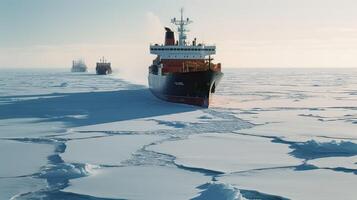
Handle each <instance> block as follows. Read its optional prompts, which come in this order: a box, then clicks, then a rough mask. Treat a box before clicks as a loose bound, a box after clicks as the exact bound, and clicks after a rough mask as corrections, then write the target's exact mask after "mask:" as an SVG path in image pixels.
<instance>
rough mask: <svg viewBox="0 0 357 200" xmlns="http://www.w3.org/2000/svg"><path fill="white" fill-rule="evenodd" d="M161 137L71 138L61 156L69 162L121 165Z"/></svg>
mask: <svg viewBox="0 0 357 200" xmlns="http://www.w3.org/2000/svg"><path fill="white" fill-rule="evenodd" d="M161 139H163V137H160V136H150V135H116V136H107V137H100V138H90V139H78V140H71V141H69V142H67V143H66V146H67V148H66V151H65V152H64V153H63V154H61V157H62V158H63V159H64V160H65V161H66V162H69V163H89V164H95V165H120V163H121V162H122V161H125V160H128V159H130V158H131V156H132V154H133V153H135V152H136V151H137V150H139V149H140V148H142V146H144V145H148V144H150V143H152V142H155V141H158V140H161Z"/></svg>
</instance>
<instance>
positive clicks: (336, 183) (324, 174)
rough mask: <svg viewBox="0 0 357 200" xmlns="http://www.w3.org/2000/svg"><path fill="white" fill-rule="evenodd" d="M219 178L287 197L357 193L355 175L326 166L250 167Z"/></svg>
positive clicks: (316, 199) (317, 198)
mask: <svg viewBox="0 0 357 200" xmlns="http://www.w3.org/2000/svg"><path fill="white" fill-rule="evenodd" d="M218 179H219V181H221V182H223V183H227V184H232V185H234V186H235V187H237V188H239V189H241V190H242V189H247V190H255V191H259V192H263V193H266V194H274V195H278V196H281V197H285V198H288V199H303V200H310V199H311V200H326V199H344V200H355V199H356V197H357V191H356V185H357V178H356V176H355V175H350V174H348V173H342V172H335V171H332V170H325V169H315V170H306V171H295V170H293V169H272V170H262V171H249V172H245V173H236V174H232V175H228V176H222V177H220V178H218Z"/></svg>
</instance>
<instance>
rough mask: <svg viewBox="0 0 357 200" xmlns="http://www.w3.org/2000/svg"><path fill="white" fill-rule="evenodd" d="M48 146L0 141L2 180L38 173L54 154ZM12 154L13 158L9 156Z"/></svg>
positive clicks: (0, 174)
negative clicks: (3, 178) (50, 155)
mask: <svg viewBox="0 0 357 200" xmlns="http://www.w3.org/2000/svg"><path fill="white" fill-rule="evenodd" d="M53 149H54V148H53V146H52V145H48V144H33V143H25V142H19V141H11V140H0V158H1V162H0V179H1V177H20V176H25V175H31V174H34V173H37V172H38V171H39V170H40V168H41V167H42V166H44V165H46V163H47V156H48V155H49V154H51V153H52V152H53ZM9 152H11V156H9V155H8V154H9Z"/></svg>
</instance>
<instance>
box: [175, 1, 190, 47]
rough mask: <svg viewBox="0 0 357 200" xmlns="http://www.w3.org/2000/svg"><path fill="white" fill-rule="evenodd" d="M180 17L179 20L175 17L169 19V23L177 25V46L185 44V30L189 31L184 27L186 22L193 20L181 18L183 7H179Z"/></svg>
mask: <svg viewBox="0 0 357 200" xmlns="http://www.w3.org/2000/svg"><path fill="white" fill-rule="evenodd" d="M180 11H181V18H180V19H179V20H177V19H176V17H175V18H173V19H171V23H172V24H174V25H176V26H177V32H178V33H179V41H178V45H179V46H185V45H186V39H187V34H186V33H187V32H189V30H188V29H186V26H187V25H188V24H191V23H192V22H193V21H191V20H190V19H189V18H187V19H185V20H184V19H183V8H181V10H180Z"/></svg>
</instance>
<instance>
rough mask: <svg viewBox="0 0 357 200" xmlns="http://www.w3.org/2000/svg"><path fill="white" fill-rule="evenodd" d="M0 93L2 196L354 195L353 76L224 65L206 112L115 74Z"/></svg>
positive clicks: (11, 81) (50, 76)
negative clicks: (157, 95) (163, 97)
mask: <svg viewBox="0 0 357 200" xmlns="http://www.w3.org/2000/svg"><path fill="white" fill-rule="evenodd" d="M0 86H1V89H0V199H10V198H12V199H76V200H83V199H94V200H97V199H102V198H115V199H194V200H201V199H204V200H211V199H212V200H213V199H214V200H217V199H223V200H243V199H262V200H265V199H269V200H278V199H286V198H289V199H304V200H306V199H314V200H315V199H341V197H343V199H356V198H357V194H356V192H355V190H354V186H355V185H356V180H357V179H356V175H357V169H356V165H357V163H356V162H357V160H356V156H357V142H356V141H357V132H356V130H357V129H356V128H357V95H356V94H357V89H356V88H357V71H356V70H351V69H338V70H337V69H323V70H315V69H304V70H303V69H300V70H298V69H291V70H284V69H281V70H277V69H275V70H271V69H259V70H257V69H255V70H252V69H251V70H248V69H239V70H233V69H232V70H230V69H227V70H226V71H225V77H224V78H223V79H222V82H221V84H220V85H219V87H218V88H217V94H215V95H213V97H214V100H213V103H212V106H211V107H210V108H209V109H202V108H198V107H194V106H189V105H181V104H174V103H168V102H163V101H161V100H159V99H157V98H155V97H154V96H152V95H151V93H150V91H149V90H148V89H147V87H146V86H144V85H137V84H133V83H132V82H130V80H129V79H127V80H125V77H122V76H121V74H113V75H109V76H95V75H94V74H91V73H78V74H74V73H68V72H64V70H61V69H56V70H2V73H0ZM321 191H323V192H321Z"/></svg>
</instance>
